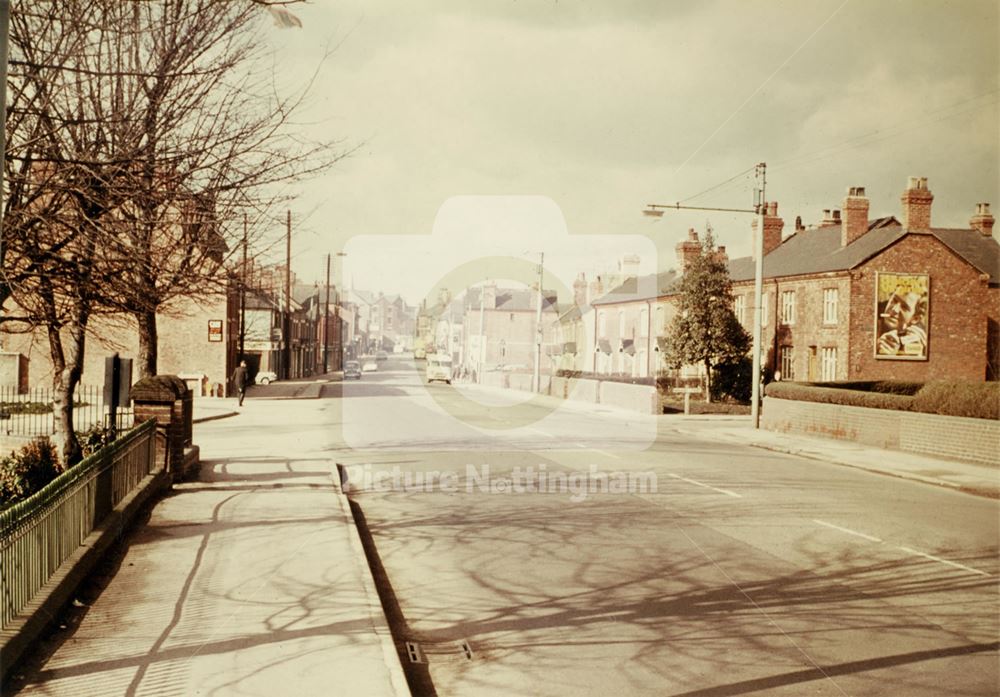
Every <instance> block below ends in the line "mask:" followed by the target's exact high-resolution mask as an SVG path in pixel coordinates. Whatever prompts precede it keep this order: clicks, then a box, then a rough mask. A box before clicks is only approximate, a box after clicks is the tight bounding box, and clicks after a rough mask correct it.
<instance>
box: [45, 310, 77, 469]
mask: <svg viewBox="0 0 1000 697" xmlns="http://www.w3.org/2000/svg"><path fill="white" fill-rule="evenodd" d="M84 322H86V320H84ZM48 334H49V350H50V353H51V356H52V366H53V368H54V371H53V376H52V416H53V421H54V434H53V440H54V441H55V445H56V447H57V448H58V449H59V452H60V454H61V455H62V461H63V466H64V467H67V468H69V467H72V466H73V465H75V464H76V463H77V462H79V461H80V460H81V459H82V458H83V451H82V450H81V448H80V441H79V440H77V437H76V429H75V427H74V425H73V395H74V393H75V392H76V387H77V385H78V384H79V383H80V376H81V375H82V374H83V351H84V341H85V336H86V332H85V325H84V326H82V327H76V326H74V327H72V329H71V330H70V332H69V336H68V337H66V343H65V344H64V342H63V336H62V334H61V333H60V330H59V327H58V326H52V325H50V326H49V329H48ZM67 344H68V345H67Z"/></svg>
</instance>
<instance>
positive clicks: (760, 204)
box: [750, 162, 777, 428]
mask: <svg viewBox="0 0 1000 697" xmlns="http://www.w3.org/2000/svg"><path fill="white" fill-rule="evenodd" d="M755 176H756V178H757V182H758V184H759V186H758V187H757V194H756V195H757V200H756V201H754V204H755V207H756V209H757V235H756V239H755V240H754V252H753V254H754V270H753V373H752V374H751V375H752V377H751V380H753V385H752V386H751V391H750V395H751V396H750V399H751V400H752V401H751V404H750V416H751V418H752V420H753V427H754V428H760V382H761V380H760V367H761V366H760V359H761V356H760V351H761V348H762V344H761V341H762V337H761V335H762V334H763V329H762V326H761V320H762V312H761V298H762V297H763V294H764V209H765V208H766V207H767V203H766V201H765V199H764V188H765V186H766V185H767V165H766V164H765V163H763V162H761V163H760V164H758V165H757V169H756V172H755ZM775 302H777V299H775Z"/></svg>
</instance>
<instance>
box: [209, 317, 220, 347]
mask: <svg viewBox="0 0 1000 697" xmlns="http://www.w3.org/2000/svg"><path fill="white" fill-rule="evenodd" d="M208 340H209V341H213V342H214V341H222V320H221V319H210V320H208Z"/></svg>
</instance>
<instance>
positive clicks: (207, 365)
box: [4, 297, 239, 387]
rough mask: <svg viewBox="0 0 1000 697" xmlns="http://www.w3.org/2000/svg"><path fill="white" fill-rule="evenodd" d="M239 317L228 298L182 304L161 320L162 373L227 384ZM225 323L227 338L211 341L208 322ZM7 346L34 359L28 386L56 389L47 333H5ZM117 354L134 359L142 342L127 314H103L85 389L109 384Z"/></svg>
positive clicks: (94, 329)
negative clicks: (107, 362) (232, 317)
mask: <svg viewBox="0 0 1000 697" xmlns="http://www.w3.org/2000/svg"><path fill="white" fill-rule="evenodd" d="M234 311H235V312H237V313H238V307H236V306H235V305H234V303H233V302H232V301H229V302H227V300H226V299H225V298H224V297H219V298H217V299H215V300H207V301H203V302H200V303H196V302H194V301H190V300H179V301H178V302H177V304H176V305H174V307H173V309H172V311H171V313H170V314H164V313H161V314H160V315H158V316H157V331H158V333H159V360H158V362H157V372H159V373H161V374H174V375H179V374H181V373H198V374H203V375H207V376H208V382H209V386H211V385H212V384H213V383H220V384H222V385H225V384H226V379H227V376H228V374H229V372H231V370H232V368H231V364H232V360H233V359H232V353H233V352H234V350H235V348H234V347H235V343H234V342H235V340H236V338H237V337H235V336H233V335H232V330H233V329H234V328H235V330H236V331H237V332H238V331H239V324H238V322H236V323H235V324H234V323H233V322H230V321H227V319H228V317H227V313H231V312H234ZM210 319H217V320H221V321H222V323H223V324H222V326H223V340H222V341H221V342H209V341H208V320H210ZM4 344H5V348H6V349H7V350H8V351H12V352H19V353H23V354H24V355H26V356H27V357H28V359H29V364H28V371H29V385H30V386H31V387H51V386H52V372H53V371H52V361H51V359H50V357H49V344H48V339H47V336H46V333H45V331H44V330H43V329H39V330H36V331H35V332H33V333H30V334H17V335H5V337H4ZM116 351H117V352H118V354H119V355H121V356H122V357H132V358H135V356H136V354H137V353H138V338H137V336H136V331H135V325H134V323H133V322H132V321H131V320H130V319H129V318H127V317H125V316H99V317H95V318H94V319H92V320H91V322H90V326H89V330H88V334H87V345H86V352H85V354H84V370H83V376H82V379H81V384H83V385H103V384H104V359H105V357H106V356H110V355H111V354H113V353H115V352H116ZM132 370H133V372H132V380H133V382H134V381H135V380H138V378H139V375H138V366H136V365H134V364H133V369H132Z"/></svg>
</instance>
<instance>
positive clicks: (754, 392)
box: [643, 162, 767, 428]
mask: <svg viewBox="0 0 1000 697" xmlns="http://www.w3.org/2000/svg"><path fill="white" fill-rule="evenodd" d="M754 177H755V178H756V180H757V186H756V187H755V188H754V207H753V208H712V207H705V206H682V205H681V204H680V203H674V204H660V203H650V204H648V205H647V206H646V209H645V210H644V211H643V215H647V216H650V217H653V218H661V217H663V212H664V211H665V210H667V209H671V208H672V209H674V210H689V211H721V212H723V213H752V214H754V215H756V216H757V234H756V235H755V236H754V237H755V239H754V283H753V291H754V302H753V349H752V350H753V373H752V376H751V378H750V379H751V380H752V382H753V384H752V385H751V397H750V399H751V401H752V404H751V406H750V414H751V417H752V420H753V427H754V428H760V387H761V385H760V382H761V380H760V374H761V355H760V353H761V335H762V334H763V329H762V327H761V320H762V317H763V315H762V313H761V301H762V296H763V290H764V213H765V210H766V208H767V203H766V201H765V200H764V194H765V185H766V182H767V164H766V163H764V162H760V163H758V164H757V166H756V167H754Z"/></svg>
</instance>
